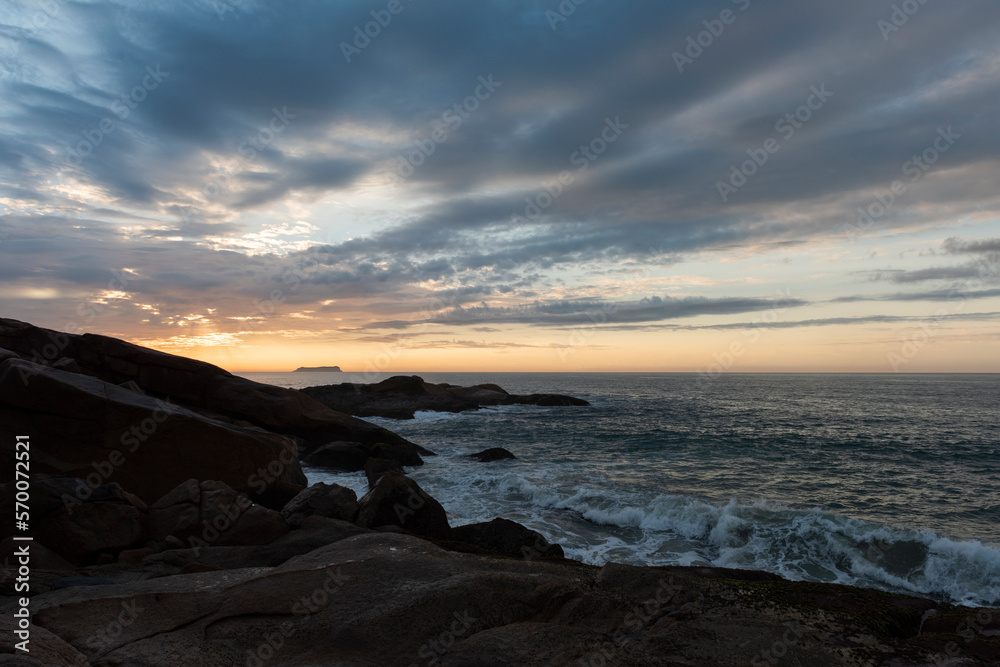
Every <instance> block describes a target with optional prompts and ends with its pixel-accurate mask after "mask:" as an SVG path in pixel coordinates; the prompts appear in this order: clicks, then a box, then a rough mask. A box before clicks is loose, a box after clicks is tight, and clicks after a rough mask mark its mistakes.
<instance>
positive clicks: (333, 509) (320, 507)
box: [281, 482, 358, 528]
mask: <svg viewBox="0 0 1000 667" xmlns="http://www.w3.org/2000/svg"><path fill="white" fill-rule="evenodd" d="M357 513H358V495H357V494H356V493H354V491H352V490H351V489H348V488H346V487H343V486H339V485H337V484H326V483H325V482H319V483H318V484H313V485H312V486H310V487H309V488H308V489H306V490H305V491H303V492H302V493H300V494H299V495H297V496H295V497H294V498H292V500H291V501H290V502H289V503H288V504H287V505H285V507H284V508H282V510H281V516H283V517H285V520H286V521H287V522H288V523H289V525H291V526H293V527H296V528H297V527H299V526H301V525H302V522H303V521H305V520H306V519H307V518H308V517H311V516H322V517H326V518H328V519H339V520H340V521H353V520H354V517H355V516H356V515H357Z"/></svg>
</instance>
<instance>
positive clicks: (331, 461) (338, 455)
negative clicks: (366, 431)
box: [302, 442, 369, 472]
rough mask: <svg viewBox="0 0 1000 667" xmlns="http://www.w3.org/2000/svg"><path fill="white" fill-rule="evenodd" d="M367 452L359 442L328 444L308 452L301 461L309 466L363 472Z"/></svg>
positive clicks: (367, 455)
mask: <svg viewBox="0 0 1000 667" xmlns="http://www.w3.org/2000/svg"><path fill="white" fill-rule="evenodd" d="M368 457H369V453H368V450H367V449H366V448H365V447H364V445H362V444H361V443H360V442H329V443H327V444H325V445H322V446H321V447H318V448H316V449H314V450H313V451H311V452H309V453H308V454H307V455H306V456H305V458H303V459H302V461H303V462H304V463H306V464H308V465H311V466H319V467H321V468H333V469H335V470H343V471H345V472H357V471H358V470H363V469H364V467H365V461H367V460H368Z"/></svg>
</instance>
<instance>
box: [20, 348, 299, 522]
mask: <svg viewBox="0 0 1000 667" xmlns="http://www.w3.org/2000/svg"><path fill="white" fill-rule="evenodd" d="M24 378H28V379H27V380H26V381H25V380H24ZM20 434H30V436H31V441H30V442H31V452H32V457H31V472H32V473H33V474H39V473H43V474H44V473H47V474H55V475H64V476H69V477H77V478H79V479H80V480H82V482H81V484H82V487H83V488H82V490H81V491H80V494H85V493H86V489H87V488H91V487H96V486H99V485H101V484H104V483H107V482H116V483H118V484H120V485H121V486H122V487H123V488H124V489H125V490H126V491H129V492H130V493H133V494H135V495H136V496H138V497H139V498H141V499H142V500H143V501H144V502H147V503H151V502H154V501H156V500H157V499H159V498H160V496H162V495H163V494H165V493H167V492H168V491H170V490H171V489H173V488H174V487H176V486H177V485H178V484H180V483H181V482H184V481H186V480H187V479H189V478H190V477H191V476H192V474H196V475H198V476H200V477H203V478H206V479H216V480H220V481H223V482H225V483H226V484H228V485H229V486H230V487H232V488H233V489H235V490H236V491H247V492H264V491H266V490H267V489H268V488H269V487H273V486H274V485H275V484H277V483H290V484H300V485H304V483H305V481H306V480H305V476H304V475H303V474H302V470H301V468H300V466H299V463H298V456H297V445H296V443H295V442H294V441H293V440H291V439H289V438H286V437H284V436H281V435H277V434H274V433H269V432H267V431H264V430H262V429H260V428H257V427H254V426H250V425H240V424H236V423H233V422H231V421H227V420H219V419H213V418H210V417H207V416H205V415H204V414H200V413H198V412H194V411H192V410H189V409H187V408H184V407H181V406H180V405H176V404H174V403H173V402H172V401H169V400H163V399H158V398H154V397H152V396H145V395H143V394H139V393H136V392H134V391H130V390H128V389H125V388H123V387H118V386H116V385H114V384H111V383H109V382H106V381H104V380H101V379H100V378H97V377H92V376H87V375H81V374H79V373H72V372H69V371H64V370H57V369H54V368H49V367H47V366H42V365H39V364H35V363H32V362H30V361H25V360H22V359H8V360H7V361H4V362H2V363H0V438H2V439H3V441H4V442H13V441H14V438H15V436H16V435H20ZM13 456H14V451H13V447H11V448H7V447H5V448H4V449H3V450H2V459H0V460H3V465H2V470H0V481H8V480H10V479H12V475H13V474H14V462H13Z"/></svg>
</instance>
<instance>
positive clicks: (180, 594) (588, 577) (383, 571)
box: [3, 531, 1000, 667]
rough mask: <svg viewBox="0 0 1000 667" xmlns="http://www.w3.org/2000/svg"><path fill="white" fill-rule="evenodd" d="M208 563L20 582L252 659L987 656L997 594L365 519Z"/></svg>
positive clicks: (136, 656)
mask: <svg viewBox="0 0 1000 667" xmlns="http://www.w3.org/2000/svg"><path fill="white" fill-rule="evenodd" d="M299 532H300V531H293V533H289V535H287V536H286V537H284V538H281V539H283V540H286V539H291V538H292V537H293V536H294V535H295V534H296V533H299ZM213 549H214V548H213ZM213 549H205V550H204V552H209V551H212V550H213ZM230 549H234V548H230ZM244 549H246V548H244ZM164 555H165V554H158V555H156V556H152V557H150V559H147V561H146V562H147V563H148V562H149V561H150V560H153V559H157V558H161V557H163V556H164ZM211 570H212V566H211V565H208V564H199V563H194V562H192V563H190V566H189V567H188V569H187V572H189V574H183V575H179V576H166V577H160V578H155V579H147V580H142V581H132V582H130V583H119V584H117V585H106V586H92V587H78V588H70V589H65V590H58V591H51V592H47V593H41V594H37V595H34V596H33V598H32V610H33V612H34V617H33V623H34V625H35V629H34V630H33V633H32V637H33V639H34V637H35V636H38V637H42V636H44V635H43V633H44V632H49V633H51V634H52V635H54V636H57V637H58V638H59V639H61V640H62V641H63V642H65V643H66V644H70V645H72V647H73V648H74V649H76V650H78V651H79V652H80V653H82V654H83V655H84V656H85V657H86V658H87V659H89V660H91V661H92V662H94V663H95V664H101V665H130V666H131V665H136V666H148V667H152V666H157V667H159V666H163V667H166V666H167V665H186V664H192V663H191V656H197V664H198V665H202V666H203V667H228V666H231V665H234V664H257V663H256V662H255V661H251V660H249V657H250V656H253V657H254V658H255V659H257V660H259V659H260V657H259V656H261V655H263V656H266V657H267V660H263V661H262V664H266V665H267V666H268V667H292V666H294V665H333V664H339V665H353V664H365V665H409V664H414V663H417V664H428V663H429V662H430V661H431V660H434V661H435V664H441V665H448V666H450V667H460V666H469V667H472V666H476V667H479V666H484V667H491V666H500V665H570V664H573V665H577V664H586V665H596V664H606V665H664V666H666V665H741V666H742V665H753V664H767V663H774V661H773V660H771V658H772V657H773V656H774V655H775V654H776V653H778V652H780V654H781V660H780V661H779V662H778V664H789V665H815V666H816V667H820V666H831V667H840V666H846V665H858V664H872V665H899V666H902V665H919V664H937V663H939V662H941V660H947V661H948V662H949V664H954V665H956V666H957V665H961V664H966V665H995V664H997V663H996V657H997V647H996V642H995V641H994V640H993V638H994V637H995V636H996V633H997V632H998V631H1000V610H989V609H977V610H975V611H976V614H975V618H976V622H975V623H976V624H975V626H972V625H971V624H970V623H969V622H968V620H967V619H968V618H969V614H970V610H969V609H968V608H963V607H954V606H951V605H947V604H939V603H935V602H932V601H930V600H921V599H919V598H913V597H909V596H905V595H893V594H889V593H883V592H880V591H875V590H866V589H857V588H849V587H844V586H838V585H834V584H811V583H804V582H792V581H785V580H782V579H780V578H779V577H776V576H773V575H767V574H763V573H760V572H745V571H741V570H734V569H716V568H685V567H656V568H651V567H629V566H624V565H616V564H609V565H606V566H604V567H594V566H587V565H580V564H574V563H570V562H566V561H557V562H552V561H544V562H542V561H534V562H529V561H523V560H515V559H498V558H492V557H480V556H475V555H470V554H459V553H452V552H448V551H444V550H442V549H440V548H438V547H436V546H434V545H433V544H430V543H428V542H426V541H424V540H421V539H419V538H416V537H413V536H410V535H398V534H391V533H379V532H370V533H364V534H357V535H353V536H350V537H347V538H344V539H339V540H337V541H336V542H335V543H332V544H329V545H324V546H320V547H318V548H316V549H314V550H311V551H309V552H306V553H303V554H301V555H298V556H294V557H292V558H290V559H288V560H287V561H285V562H284V563H282V564H280V565H278V566H276V567H246V568H242V569H234V570H225V571H211ZM9 609H10V607H7V608H5V609H4V610H3V611H4V613H3V617H4V618H5V619H10V618H12V617H11V615H10V613H8V612H9ZM132 610H135V612H136V613H135V614H134V615H132V614H131V611H132ZM140 610H141V611H140ZM930 610H935V611H936V612H937V613H936V614H935V615H933V616H929V617H928V614H927V612H928V611H930ZM119 614H125V615H124V617H123V618H121V619H119V618H118V615H119ZM116 620H119V621H120V622H119V623H118V625H116V626H114V632H109V631H107V628H108V627H109V623H111V622H114V621H116ZM925 621H926V623H925ZM8 622H9V621H8ZM922 625H923V627H922V630H923V631H922V632H921V626H922ZM970 627H973V628H974V629H973V630H972V631H971V632H972V634H971V635H969V634H967V633H966V631H967V630H968V629H969V628H970ZM5 630H6V628H5ZM960 632H961V633H962V634H959V633H960ZM35 633H38V634H37V635H36V634H35ZM275 633H277V634H275ZM967 637H969V638H970V639H968V640H967V639H966V638H967ZM272 639H273V640H274V641H280V642H281V645H280V648H278V649H274V646H273V645H272V644H271V643H269V642H270V641H271V640H272ZM10 644H11V642H9V641H8V642H6V643H5V646H7V647H9V646H10ZM261 647H266V650H265V651H262V650H261ZM775 647H777V648H775ZM3 650H8V651H9V650H11V649H10V648H5V649H3ZM43 664H45V663H43ZM53 664H58V663H53ZM941 664H944V663H941Z"/></svg>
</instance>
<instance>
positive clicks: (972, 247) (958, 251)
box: [944, 237, 1000, 255]
mask: <svg viewBox="0 0 1000 667" xmlns="http://www.w3.org/2000/svg"><path fill="white" fill-rule="evenodd" d="M944 249H945V251H946V252H949V253H952V254H954V255H964V254H979V253H991V252H1000V238H998V239H959V238H955V237H952V238H950V239H945V242H944Z"/></svg>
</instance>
